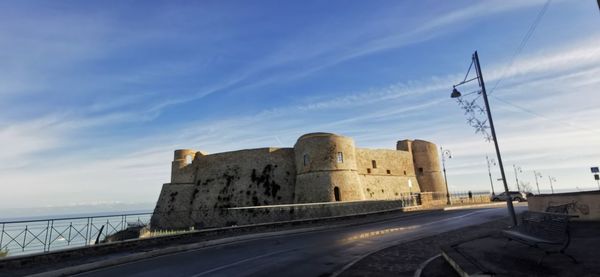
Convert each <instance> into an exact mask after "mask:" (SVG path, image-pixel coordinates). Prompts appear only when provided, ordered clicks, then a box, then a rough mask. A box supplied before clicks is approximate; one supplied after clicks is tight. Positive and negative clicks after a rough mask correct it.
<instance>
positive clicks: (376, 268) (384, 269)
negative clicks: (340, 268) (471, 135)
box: [340, 218, 600, 277]
mask: <svg viewBox="0 0 600 277" xmlns="http://www.w3.org/2000/svg"><path fill="white" fill-rule="evenodd" d="M508 223H509V219H508V218H506V219H502V220H496V221H493V222H488V223H485V224H481V225H477V226H472V227H467V228H462V229H458V230H455V231H451V232H447V233H443V234H439V235H436V236H431V237H427V238H423V239H420V240H416V241H412V242H407V243H402V244H398V245H395V246H391V247H389V248H386V249H384V250H381V251H378V252H376V253H373V254H371V255H369V256H367V257H366V258H364V259H362V260H361V261H359V262H357V263H355V264H354V265H353V266H351V267H350V268H348V269H347V270H346V271H344V272H343V273H342V274H340V276H414V274H415V271H416V270H417V269H418V268H419V267H420V266H421V265H422V264H423V263H424V262H425V261H427V260H429V259H431V258H432V257H434V256H436V255H438V254H440V253H441V250H440V249H441V247H442V246H448V245H457V246H455V247H457V248H459V249H460V252H461V253H463V254H465V255H466V256H468V259H470V260H471V261H475V263H477V264H478V265H479V266H481V267H483V268H484V269H485V270H486V271H487V272H493V273H495V274H496V276H600V256H598V254H600V222H572V223H571V236H572V242H571V245H570V246H569V248H567V253H569V254H571V255H572V256H574V257H575V258H576V259H577V260H578V262H579V263H578V264H574V263H572V262H571V260H570V259H569V258H568V257H566V256H564V255H556V254H553V255H549V256H547V257H545V259H544V262H543V263H542V264H541V265H537V261H538V260H539V258H540V257H541V256H542V255H543V254H544V253H543V252H541V251H540V250H537V249H534V248H530V247H528V246H526V245H523V244H520V243H518V242H514V241H513V242H510V243H509V244H508V246H507V247H506V248H505V247H503V246H504V244H505V243H506V239H504V238H503V237H502V236H501V235H500V230H501V229H503V228H506V227H507V225H508ZM422 276H425V277H433V276H458V274H456V272H454V270H453V269H452V268H451V267H450V266H449V265H448V264H447V263H446V262H445V260H444V259H443V257H438V258H435V259H433V260H430V262H429V263H428V266H426V267H425V268H424V269H423V271H422Z"/></svg>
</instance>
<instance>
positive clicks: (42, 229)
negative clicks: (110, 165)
mask: <svg viewBox="0 0 600 277" xmlns="http://www.w3.org/2000/svg"><path fill="white" fill-rule="evenodd" d="M151 216H152V213H133V214H118V215H103V216H90V217H69V218H54V219H42V220H30V221H6V222H0V253H4V255H8V256H14V255H22V254H31V253H36V252H48V251H50V250H57V249H64V248H69V247H76V246H86V245H92V244H95V243H96V241H102V240H104V239H105V238H106V237H107V236H110V235H113V234H115V233H117V232H119V231H123V230H125V229H127V227H131V226H145V225H147V224H148V223H149V222H150V217H151Z"/></svg>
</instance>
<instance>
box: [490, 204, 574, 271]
mask: <svg viewBox="0 0 600 277" xmlns="http://www.w3.org/2000/svg"><path fill="white" fill-rule="evenodd" d="M571 217H574V216H572V215H568V214H560V213H544V212H530V211H526V212H523V213H522V214H521V224H520V225H517V226H514V227H512V228H510V229H507V230H502V234H503V235H504V236H505V237H506V238H507V239H508V241H507V242H506V244H505V245H504V246H505V247H506V245H508V243H509V242H510V241H513V240H514V241H517V242H520V243H524V244H527V245H529V246H530V247H535V248H537V249H540V250H542V251H544V252H545V255H544V256H542V257H541V258H540V260H539V261H538V264H541V263H542V261H543V260H544V258H545V257H546V256H547V255H549V254H554V253H560V254H563V255H565V256H567V257H569V258H570V259H571V260H572V261H573V262H574V263H577V260H575V258H573V256H571V255H569V254H567V253H565V249H567V247H569V243H570V242H571V235H570V233H569V219H570V218H571Z"/></svg>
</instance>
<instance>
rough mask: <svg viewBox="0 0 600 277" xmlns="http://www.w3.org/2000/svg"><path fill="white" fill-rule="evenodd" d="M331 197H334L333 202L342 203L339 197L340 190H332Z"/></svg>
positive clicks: (336, 188)
mask: <svg viewBox="0 0 600 277" xmlns="http://www.w3.org/2000/svg"><path fill="white" fill-rule="evenodd" d="M333 197H335V201H342V196H341V195H340V188H338V187H335V188H333Z"/></svg>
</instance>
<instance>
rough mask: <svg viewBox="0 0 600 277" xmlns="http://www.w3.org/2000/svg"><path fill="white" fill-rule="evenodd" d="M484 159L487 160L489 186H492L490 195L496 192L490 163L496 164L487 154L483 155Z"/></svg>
mask: <svg viewBox="0 0 600 277" xmlns="http://www.w3.org/2000/svg"><path fill="white" fill-rule="evenodd" d="M485 160H486V161H487V166H488V175H489V176H490V186H491V187H492V196H494V195H496V193H495V192H494V181H492V170H491V168H490V164H493V165H496V161H495V160H494V159H491V160H490V158H489V157H488V155H487V154H486V155H485Z"/></svg>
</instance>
